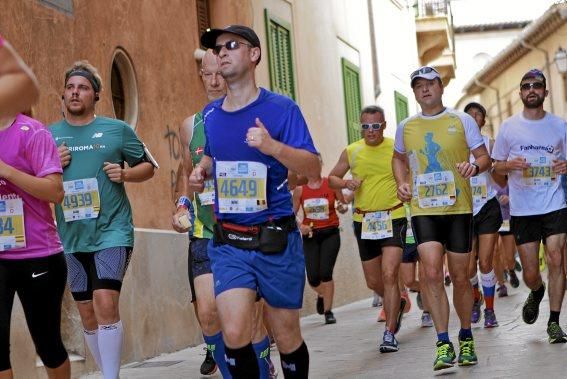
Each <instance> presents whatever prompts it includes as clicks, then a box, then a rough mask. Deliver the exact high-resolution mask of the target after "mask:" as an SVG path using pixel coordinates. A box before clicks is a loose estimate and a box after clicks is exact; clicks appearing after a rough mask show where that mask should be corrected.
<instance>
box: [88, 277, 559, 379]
mask: <svg viewBox="0 0 567 379" xmlns="http://www.w3.org/2000/svg"><path fill="white" fill-rule="evenodd" d="M508 287H509V288H508V292H509V295H510V296H508V297H506V298H497V299H496V301H495V307H496V315H497V318H498V321H499V323H500V326H499V327H498V328H494V329H484V328H483V327H482V326H483V320H484V319H481V321H480V322H479V323H478V324H476V325H475V326H474V327H473V334H474V336H475V340H476V347H477V355H478V357H479V364H478V365H477V366H472V367H468V368H453V369H451V370H444V371H442V372H441V374H439V373H438V374H437V375H450V376H453V377H458V378H483V379H486V378H507V377H521V378H535V377H537V376H541V377H545V378H565V377H567V359H566V358H567V345H550V344H549V343H548V342H547V334H546V331H545V330H546V324H547V318H548V315H549V302H548V299H547V296H546V297H545V298H544V300H543V301H542V304H541V307H540V317H539V319H538V321H537V322H536V323H535V324H534V325H526V324H524V323H523V321H522V318H521V308H522V304H523V302H524V300H525V298H526V296H527V293H528V291H527V289H526V287H524V286H523V284H522V285H521V286H520V287H519V288H517V289H512V288H510V286H509V285H508ZM446 288H448V290H449V291H450V290H451V288H452V287H446ZM411 296H412V300H413V306H412V309H411V310H410V312H409V313H408V314H406V316H405V317H404V321H403V325H402V329H401V330H400V332H399V333H398V336H397V338H398V341H399V343H400V351H399V352H397V353H389V354H380V352H379V351H378V348H377V344H378V340H379V339H380V341H381V336H382V333H383V330H384V324H383V323H377V322H376V316H377V309H376V308H372V307H371V306H370V305H371V299H365V300H362V301H358V302H356V303H353V304H349V305H346V306H343V307H341V308H337V309H336V310H335V316H336V318H337V324H335V325H324V323H323V316H319V315H311V316H308V317H304V318H303V319H302V320H301V324H302V329H303V335H304V338H305V340H306V342H307V346H308V347H309V351H310V356H311V365H310V378H388V377H396V378H426V377H433V376H435V373H434V372H433V370H432V362H433V355H434V352H435V345H434V344H435V331H434V329H433V328H426V329H422V328H420V316H421V311H420V310H419V309H418V308H417V305H416V303H415V294H412V295H411ZM314 298H315V297H314ZM562 313H563V314H562V317H561V320H562V323H561V324H562V326H563V327H564V328H565V325H566V317H567V316H566V315H567V306H565V305H564V306H563V312H562ZM457 333H458V322H457V318H456V315H455V312H454V310H453V311H452V312H451V321H450V335H451V339H452V341H453V342H454V343H455V344H457ZM140 343H143V341H140ZM203 346H204V345H200V346H198V347H195V348H188V349H185V350H182V351H178V352H176V353H172V354H165V355H162V356H159V357H156V358H153V359H150V360H147V361H145V362H139V363H132V364H129V365H126V366H124V367H123V369H122V371H121V375H120V377H121V378H123V379H128V378H147V379H149V378H200V377H201V376H200V375H199V366H200V364H201V362H202V360H203V357H204V351H203ZM457 346H458V345H457ZM272 357H273V360H274V364H276V367H277V368H278V371H281V369H280V366H279V357H278V354H277V352H273V353H272ZM99 377H100V376H98V375H88V376H86V377H84V378H89V379H94V378H99ZM210 378H220V374H216V375H214V376H211V377H210ZM279 378H280V379H281V378H283V375H282V374H281V373H280V375H279Z"/></svg>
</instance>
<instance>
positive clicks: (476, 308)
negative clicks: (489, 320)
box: [471, 292, 484, 324]
mask: <svg viewBox="0 0 567 379" xmlns="http://www.w3.org/2000/svg"><path fill="white" fill-rule="evenodd" d="M483 301H484V296H482V292H481V293H480V299H478V300H475V301H474V303H473V308H472V315H471V322H472V323H473V324H476V323H477V322H479V321H480V306H481V305H482V302H483Z"/></svg>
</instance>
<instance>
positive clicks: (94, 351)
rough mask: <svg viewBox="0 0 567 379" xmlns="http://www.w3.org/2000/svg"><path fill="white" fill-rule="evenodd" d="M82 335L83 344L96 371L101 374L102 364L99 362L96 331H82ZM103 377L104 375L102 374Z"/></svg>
mask: <svg viewBox="0 0 567 379" xmlns="http://www.w3.org/2000/svg"><path fill="white" fill-rule="evenodd" d="M83 335H84V336H85V342H86V343H87V346H88V348H89V351H90V352H91V355H92V356H93V358H94V360H95V362H96V364H97V366H98V369H99V370H100V372H102V363H101V361H100V350H99V349H98V329H95V330H83ZM103 375H104V374H103Z"/></svg>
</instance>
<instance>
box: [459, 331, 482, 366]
mask: <svg viewBox="0 0 567 379" xmlns="http://www.w3.org/2000/svg"><path fill="white" fill-rule="evenodd" d="M477 363H478V358H477V357H476V353H475V352H474V340H473V339H472V338H471V337H469V338H465V339H464V340H460V341H459V366H472V365H476V364H477Z"/></svg>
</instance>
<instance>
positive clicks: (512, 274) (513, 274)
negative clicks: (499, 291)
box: [508, 270, 520, 288]
mask: <svg viewBox="0 0 567 379" xmlns="http://www.w3.org/2000/svg"><path fill="white" fill-rule="evenodd" d="M508 274H509V275H510V285H511V286H512V288H518V287H519V286H520V279H518V275H516V272H515V271H514V270H510V271H508Z"/></svg>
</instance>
